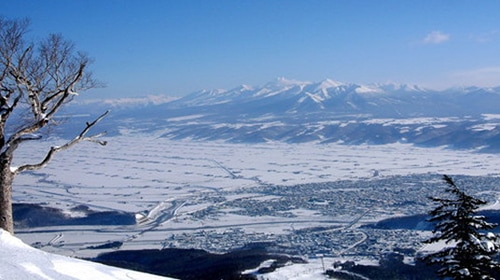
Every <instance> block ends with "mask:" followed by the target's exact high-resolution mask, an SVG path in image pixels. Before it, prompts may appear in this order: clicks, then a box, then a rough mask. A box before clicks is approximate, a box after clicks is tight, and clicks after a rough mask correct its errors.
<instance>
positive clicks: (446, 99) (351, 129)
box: [61, 78, 500, 152]
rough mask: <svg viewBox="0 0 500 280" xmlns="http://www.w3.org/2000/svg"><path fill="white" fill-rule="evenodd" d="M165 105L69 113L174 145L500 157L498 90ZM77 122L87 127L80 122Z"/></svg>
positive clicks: (298, 87)
mask: <svg viewBox="0 0 500 280" xmlns="http://www.w3.org/2000/svg"><path fill="white" fill-rule="evenodd" d="M159 100H161V99H158V98H156V99H155V100H152V101H150V102H144V100H142V102H141V103H137V105H136V106H132V105H131V104H133V103H132V102H128V103H127V104H126V106H125V104H124V102H123V101H120V100H116V101H115V102H113V101H112V100H108V101H105V102H99V103H96V102H94V103H88V102H87V103H85V104H74V105H72V107H70V108H68V114H73V115H74V114H77V115H79V116H84V115H85V114H86V115H87V116H89V115H92V114H93V115H97V114H99V113H100V112H103V111H104V110H107V109H109V108H112V113H111V115H110V116H109V117H108V118H107V119H106V121H104V122H102V123H101V124H100V127H101V128H102V129H106V130H107V131H108V132H109V134H110V135H112V136H113V135H124V134H130V133H143V132H148V133H154V134H155V135H157V136H159V137H164V138H168V139H173V140H178V139H195V140H224V141H227V142H237V143H263V142H274V141H279V142H285V143H302V142H316V143H343V144H354V145H357V144H392V143H409V144H414V145H418V146H425V147H437V146H446V147H449V148H457V149H476V150H478V149H479V150H482V151H488V152H492V151H494V152H498V151H500V146H499V143H500V141H499V139H500V130H499V127H500V107H499V106H498V104H500V87H497V88H477V87H468V88H454V89H449V90H443V91H434V90H428V89H423V88H421V87H418V86H408V85H396V84H374V85H357V84H350V83H342V82H336V81H332V80H325V81H322V82H318V83H311V82H301V81H294V80H286V79H283V78H281V79H277V80H275V81H272V82H269V83H267V84H265V85H263V86H259V87H252V86H246V85H243V86H239V87H236V88H234V89H232V90H220V89H218V90H202V91H198V92H195V93H192V94H189V95H187V96H184V97H182V98H179V99H176V100H170V101H165V102H161V101H159ZM72 121H74V122H75V123H74V124H75V125H80V126H81V124H82V120H81V119H78V118H77V119H72ZM84 121H85V120H83V123H84ZM80 129H81V128H80ZM61 131H66V132H68V130H67V129H66V130H61ZM69 133H70V134H68V135H74V132H71V131H69Z"/></svg>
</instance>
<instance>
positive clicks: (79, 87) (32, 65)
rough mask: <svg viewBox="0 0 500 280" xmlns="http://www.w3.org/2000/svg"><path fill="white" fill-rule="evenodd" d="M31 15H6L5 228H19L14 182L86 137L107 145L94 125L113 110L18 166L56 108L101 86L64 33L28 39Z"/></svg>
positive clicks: (1, 188) (2, 112)
mask: <svg viewBox="0 0 500 280" xmlns="http://www.w3.org/2000/svg"><path fill="white" fill-rule="evenodd" d="M28 26H29V22H28V20H8V19H4V18H0V228H3V229H4V230H7V231H9V232H11V233H13V232H14V225H13V216H12V194H11V193H12V183H13V180H14V177H15V176H16V175H17V174H19V173H21V172H23V171H27V170H37V169H40V168H42V167H44V166H45V165H46V164H47V163H48V162H49V161H50V160H51V159H52V157H53V156H54V154H55V153H57V152H59V151H61V150H65V149H68V148H70V147H71V146H73V145H75V144H76V143H78V142H81V141H87V140H89V141H93V142H96V143H99V144H101V145H105V144H106V142H105V141H99V140H98V139H97V137H99V136H101V135H102V134H96V135H92V136H87V133H88V132H89V130H90V129H91V128H92V127H93V126H94V125H95V124H96V123H98V122H99V121H100V120H101V119H102V118H104V117H105V115H106V114H107V113H108V112H105V113H104V114H102V115H101V116H99V117H98V118H96V119H95V120H94V121H92V122H87V123H86V124H85V127H84V128H83V129H82V131H81V132H80V134H79V135H77V136H76V137H75V138H74V139H72V140H70V141H68V142H67V143H65V144H64V145H61V146H54V147H52V148H50V149H49V150H48V151H47V152H46V155H45V157H43V158H42V159H40V161H39V162H35V163H27V164H23V165H20V166H18V167H13V166H12V160H13V157H14V154H15V151H16V150H17V149H18V147H20V145H22V144H23V143H25V142H27V141H36V140H40V139H41V138H42V137H41V136H40V135H41V134H40V132H42V129H44V128H46V127H48V126H50V125H52V124H55V120H54V117H55V116H56V113H57V112H58V111H59V110H60V109H61V108H62V107H63V106H64V105H65V104H67V103H68V102H70V101H71V100H72V99H73V97H74V96H75V95H77V93H78V92H81V91H85V90H88V89H91V88H94V87H96V86H98V83H97V81H96V80H95V79H94V78H93V77H92V75H91V73H90V72H89V71H87V66H88V65H89V63H90V62H91V61H90V59H89V58H88V57H87V56H86V55H85V54H83V53H80V52H77V51H75V48H74V45H73V44H72V43H71V42H69V41H67V40H65V39H64V38H63V37H62V36H61V35H49V36H48V38H46V39H45V40H43V41H40V42H38V43H28V42H26V40H25V37H26V33H27V29H28Z"/></svg>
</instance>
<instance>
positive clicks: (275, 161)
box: [14, 135, 500, 266]
mask: <svg viewBox="0 0 500 280" xmlns="http://www.w3.org/2000/svg"><path fill="white" fill-rule="evenodd" d="M107 140H108V141H109V145H108V146H106V147H100V146H97V145H92V143H84V144H82V145H78V146H77V147H75V149H73V150H69V151H66V152H63V153H61V154H58V155H56V158H55V159H54V160H53V162H51V163H50V164H49V166H47V167H46V168H45V169H42V170H40V171H36V172H29V173H24V174H22V175H20V176H18V177H17V178H16V181H15V182H14V183H15V186H14V200H15V202H17V203H31V204H38V205H43V206H46V207H49V206H50V207H54V208H58V209H61V210H62V211H63V212H64V213H66V214H67V215H68V216H72V217H81V216H84V215H86V213H85V211H81V209H91V210H93V211H96V212H103V211H123V212H127V213H133V214H134V215H135V218H136V219H137V224H135V225H111V224H104V225H64V226H62V225H59V226H45V227H30V228H18V229H17V232H16V235H17V236H18V237H19V238H21V239H22V240H23V241H25V242H26V243H28V244H35V245H36V246H37V247H39V248H42V249H43V250H45V251H48V252H55V253H58V254H63V255H69V256H76V257H95V256H96V255H97V254H99V253H102V252H107V251H113V250H116V249H117V248H120V249H122V250H133V249H137V250H139V249H161V248H197V249H205V250H207V251H211V252H216V253H222V252H227V251H229V250H232V249H236V248H240V247H242V246H244V245H246V244H248V243H262V242H267V243H268V244H270V246H269V248H270V250H271V251H275V252H284V253H289V254H292V255H299V256H303V257H305V258H309V259H318V256H319V255H321V256H325V257H328V258H348V259H353V260H356V259H358V260H360V259H365V260H366V259H369V260H373V261H376V260H377V258H378V257H379V256H380V254H383V253H384V252H387V251H398V250H399V251H400V252H402V253H403V254H405V255H408V256H411V255H412V254H415V252H416V251H418V250H419V249H420V248H421V245H420V241H421V240H422V239H423V238H426V236H428V234H429V232H428V231H425V230H424V228H422V224H418V221H417V222H416V223H415V227H414V228H409V227H406V228H405V227H395V228H391V229H380V228H376V227H375V228H374V227H366V225H370V224H373V223H375V222H377V221H380V220H382V219H385V218H389V217H401V216H408V215H414V214H424V213H426V212H427V211H428V210H430V208H431V205H430V203H429V201H428V199H427V197H428V196H433V195H438V194H440V193H441V192H442V191H443V189H444V185H443V184H442V182H441V180H440V178H441V175H442V174H447V175H450V176H452V177H456V179H457V180H456V181H457V183H458V184H461V185H463V186H464V187H466V188H468V190H469V191H470V192H471V193H472V194H474V195H479V196H480V197H482V198H484V199H486V200H488V201H489V202H490V206H489V207H490V208H493V209H498V208H500V207H498V199H499V198H500V184H499V182H500V170H499V169H498V166H500V157H499V156H498V155H497V154H485V153H474V152H473V151H456V150H447V149H444V148H417V147H414V146H411V145H406V144H393V145H380V146H370V145H360V146H345V145H340V144H324V145H319V144H311V143H309V144H282V143H269V144H255V145H246V144H227V143H222V142H195V141H172V140H166V139H162V138H156V137H154V136H137V135H130V136H120V137H112V138H109V139H107ZM57 142H58V140H54V141H52V142H47V143H45V144H46V145H47V146H49V145H53V144H55V143H57ZM36 151H40V153H39V154H37V152H36ZM42 151H43V150H40V148H39V146H36V145H34V146H31V147H24V149H23V150H22V151H21V154H20V155H18V157H17V158H16V160H17V162H16V164H21V163H23V162H26V161H38V160H39V159H40V158H41V157H42V156H43V153H42ZM82 205H83V206H85V207H83V208H82V207H81V206H82ZM87 207H88V208H87ZM327 265H328V266H331V264H327Z"/></svg>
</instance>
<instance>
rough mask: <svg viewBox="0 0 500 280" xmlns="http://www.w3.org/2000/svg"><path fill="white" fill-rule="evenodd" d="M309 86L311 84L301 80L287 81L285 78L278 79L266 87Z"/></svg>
mask: <svg viewBox="0 0 500 280" xmlns="http://www.w3.org/2000/svg"><path fill="white" fill-rule="evenodd" d="M307 84H310V82H303V81H299V80H292V79H287V78H285V77H278V78H276V79H275V80H274V81H272V82H269V83H267V84H266V85H265V86H264V87H279V88H283V87H285V88H290V87H294V86H303V85H307Z"/></svg>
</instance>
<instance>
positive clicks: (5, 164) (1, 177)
mask: <svg viewBox="0 0 500 280" xmlns="http://www.w3.org/2000/svg"><path fill="white" fill-rule="evenodd" d="M10 163H11V159H9V158H2V159H0V228H2V229H4V230H6V231H8V232H10V233H11V234H14V219H13V215H12V181H13V180H14V173H12V171H11V170H10Z"/></svg>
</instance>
